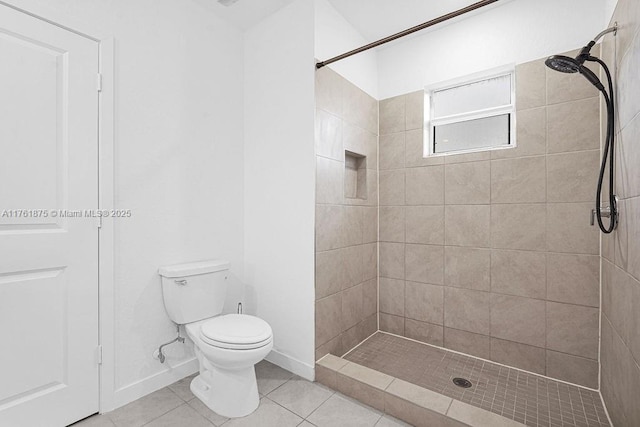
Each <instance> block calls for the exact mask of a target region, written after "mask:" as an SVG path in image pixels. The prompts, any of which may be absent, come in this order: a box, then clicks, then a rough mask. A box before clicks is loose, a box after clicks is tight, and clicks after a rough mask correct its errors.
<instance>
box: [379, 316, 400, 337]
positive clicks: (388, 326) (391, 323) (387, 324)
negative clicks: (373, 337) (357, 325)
mask: <svg viewBox="0 0 640 427" xmlns="http://www.w3.org/2000/svg"><path fill="white" fill-rule="evenodd" d="M380 330H381V331H384V332H389V333H391V334H396V335H401V336H404V317H402V316H394V315H392V314H386V313H382V312H381V313H380Z"/></svg>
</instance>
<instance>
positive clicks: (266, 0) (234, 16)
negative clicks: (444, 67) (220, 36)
mask: <svg viewBox="0 0 640 427" xmlns="http://www.w3.org/2000/svg"><path fill="white" fill-rule="evenodd" d="M196 1H197V2H198V3H202V4H205V3H206V5H207V7H209V8H211V9H213V11H214V12H215V13H216V14H217V15H218V16H220V17H221V18H222V19H224V20H225V21H227V22H230V23H231V24H233V25H235V26H236V27H238V28H240V29H241V30H243V31H244V30H247V29H248V28H251V27H252V26H254V25H255V24H257V23H258V22H260V21H262V20H263V19H264V18H266V17H267V16H269V15H271V14H272V13H274V12H276V11H277V10H279V9H281V8H283V7H285V6H286V5H288V4H290V3H293V2H294V1H295V0H238V1H237V2H236V3H234V4H232V5H230V6H228V7H227V6H223V5H221V4H220V3H218V2H217V1H216V0H196ZM328 1H329V3H331V5H332V6H333V7H334V8H335V9H336V10H337V11H338V12H339V13H340V14H341V15H342V16H343V17H344V18H345V19H346V20H347V21H348V22H349V23H350V24H351V25H352V26H353V27H354V28H355V29H356V30H357V31H358V32H359V33H360V34H362V35H363V36H364V38H365V39H366V40H367V41H375V40H378V39H381V38H383V37H386V36H389V35H391V34H394V33H397V32H399V31H402V30H405V29H407V28H410V27H413V26H414V25H418V24H421V23H423V22H426V21H428V20H430V19H433V18H437V17H438V16H441V15H444V14H446V13H449V12H452V11H454V10H457V9H460V8H463V7H465V6H468V5H470V4H473V3H475V2H476V1H477V0H446V1H437V0H328Z"/></svg>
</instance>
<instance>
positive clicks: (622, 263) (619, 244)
mask: <svg viewBox="0 0 640 427" xmlns="http://www.w3.org/2000/svg"><path fill="white" fill-rule="evenodd" d="M628 205H629V200H619V201H618V224H617V226H616V229H615V232H613V233H611V234H613V251H614V255H613V263H614V264H615V265H617V266H618V267H620V268H622V269H624V270H627V267H628V263H629V230H628V228H627V224H633V221H632V220H631V218H627V216H628V214H629V212H628V211H627V206H628ZM602 222H603V224H604V226H605V227H608V226H609V224H610V223H609V221H608V220H607V219H603V220H602ZM596 228H597V227H596Z"/></svg>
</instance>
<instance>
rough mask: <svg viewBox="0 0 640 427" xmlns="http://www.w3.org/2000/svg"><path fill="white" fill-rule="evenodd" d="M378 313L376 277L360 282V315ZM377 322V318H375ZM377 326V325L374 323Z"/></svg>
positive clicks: (366, 315)
mask: <svg viewBox="0 0 640 427" xmlns="http://www.w3.org/2000/svg"><path fill="white" fill-rule="evenodd" d="M377 313H378V279H377V278H376V279H371V280H367V281H366V282H364V283H363V284H362V315H363V316H364V317H365V318H367V317H369V316H372V315H374V316H375V315H376V314H377ZM376 323H377V320H376ZM376 326H377V325H376Z"/></svg>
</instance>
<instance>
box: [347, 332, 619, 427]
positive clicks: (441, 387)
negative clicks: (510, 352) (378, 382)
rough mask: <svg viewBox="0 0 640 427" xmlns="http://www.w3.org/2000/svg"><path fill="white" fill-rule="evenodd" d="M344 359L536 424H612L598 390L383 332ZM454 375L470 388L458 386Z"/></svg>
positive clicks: (547, 426)
mask: <svg viewBox="0 0 640 427" xmlns="http://www.w3.org/2000/svg"><path fill="white" fill-rule="evenodd" d="M344 358H345V359H347V360H349V361H351V362H354V363H358V364H360V365H363V366H366V367H368V368H371V369H375V370H377V371H379V372H383V373H385V374H387V375H391V376H393V377H396V378H400V379H402V380H405V381H408V382H411V383H413V384H416V385H418V386H421V387H424V388H427V389H430V390H433V391H435V392H438V393H440V394H443V395H445V396H448V397H451V398H453V399H457V400H460V401H462V402H465V403H468V404H470V405H473V406H477V407H479V408H483V409H486V410H488V411H491V412H494V413H496V414H498V415H502V416H503V417H506V418H510V419H513V420H516V421H518V422H520V423H523V424H525V425H527V426H531V427H538V426H539V427H555V426H558V427H561V426H562V427H564V426H580V427H582V426H588V427H591V426H596V427H601V426H607V427H608V426H609V425H610V424H609V421H608V419H607V415H606V413H605V410H604V407H603V406H602V400H601V399H600V395H599V393H598V392H597V391H593V390H588V389H585V388H582V387H578V386H574V385H569V384H566V383H562V382H559V381H554V380H552V379H549V378H544V377H540V376H538V375H534V374H529V373H527V372H523V371H520V370H517V369H513V368H508V367H506V366H502V365H498V364H495V363H491V362H488V361H484V360H481V359H477V358H474V357H471V356H465V355H462V354H458V353H454V352H451V351H447V350H444V349H440V348H437V347H432V346H429V345H426V344H421V343H418V342H415V341H411V340H408V339H405V338H401V337H397V336H395V335H389V334H385V333H383V332H378V333H376V334H375V335H372V336H371V337H370V338H368V339H367V340H365V341H364V342H363V343H362V344H361V345H360V346H358V347H356V348H355V349H354V350H352V351H351V352H350V353H349V354H347V355H345V356H344ZM455 377H462V378H466V379H468V380H469V381H471V383H472V386H471V387H470V388H460V387H458V386H456V385H454V384H453V382H452V380H453V378H455Z"/></svg>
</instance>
